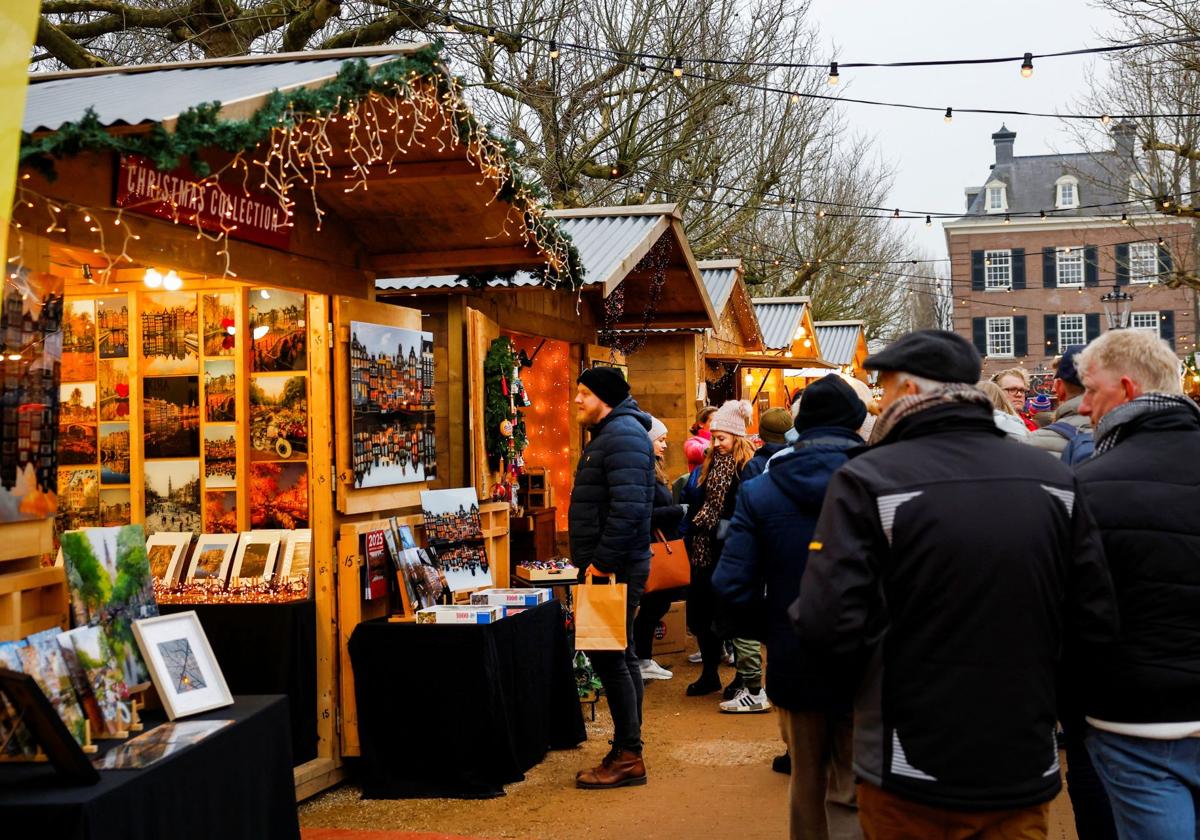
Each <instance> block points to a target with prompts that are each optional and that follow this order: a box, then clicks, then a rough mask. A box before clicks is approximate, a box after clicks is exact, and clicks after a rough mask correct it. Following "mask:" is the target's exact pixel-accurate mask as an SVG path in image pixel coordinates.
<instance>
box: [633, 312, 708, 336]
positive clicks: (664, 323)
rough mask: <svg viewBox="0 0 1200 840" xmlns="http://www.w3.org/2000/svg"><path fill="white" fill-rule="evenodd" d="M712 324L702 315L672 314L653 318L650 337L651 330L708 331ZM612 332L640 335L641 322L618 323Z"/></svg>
mask: <svg viewBox="0 0 1200 840" xmlns="http://www.w3.org/2000/svg"><path fill="white" fill-rule="evenodd" d="M711 327H712V324H710V323H709V322H708V318H706V317H705V316H704V315H703V314H701V313H697V314H695V315H690V314H688V313H682V312H672V313H671V314H670V315H667V316H664V317H660V318H654V319H652V320H651V322H650V330H651V335H653V330H689V329H690V330H703V329H709V328H711ZM612 328H613V329H614V330H632V331H633V332H638V333H640V332H641V331H642V321H641V320H640V319H637V318H634V319H633V320H629V321H618V322H617V323H615V324H613V326H612Z"/></svg>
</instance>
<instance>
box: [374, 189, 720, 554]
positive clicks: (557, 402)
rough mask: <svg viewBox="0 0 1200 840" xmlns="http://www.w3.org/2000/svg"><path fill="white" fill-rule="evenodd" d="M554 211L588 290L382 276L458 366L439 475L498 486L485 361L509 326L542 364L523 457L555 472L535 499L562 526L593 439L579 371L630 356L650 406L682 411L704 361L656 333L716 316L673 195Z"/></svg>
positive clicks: (444, 422) (536, 468) (388, 296)
mask: <svg viewBox="0 0 1200 840" xmlns="http://www.w3.org/2000/svg"><path fill="white" fill-rule="evenodd" d="M547 215H548V216H550V217H551V218H554V219H556V220H558V221H559V223H560V224H561V227H562V230H563V232H564V233H565V234H567V235H568V236H570V237H571V240H572V242H573V244H574V245H575V247H576V248H578V250H579V255H580V260H581V263H582V265H583V267H584V269H585V271H586V273H585V275H584V285H583V288H582V291H581V293H580V294H579V295H574V294H564V293H561V292H555V291H551V290H548V289H545V288H542V287H539V286H537V285H536V284H535V283H533V282H532V281H531V278H530V277H529V275H527V274H523V273H518V274H516V275H514V276H511V277H505V278H493V279H490V280H489V281H488V282H486V283H479V282H476V283H475V284H474V285H471V284H469V283H468V282H467V280H466V279H464V278H460V277H455V276H440V277H438V276H426V277H396V278H389V279H381V280H379V281H378V283H377V289H378V295H379V297H380V298H381V299H385V300H388V301H393V302H396V303H399V304H402V305H407V306H413V307H419V308H420V309H421V311H422V312H423V313H424V314H425V316H427V317H426V322H427V325H429V326H431V327H432V329H433V331H434V335H435V341H436V342H437V346H436V348H435V349H436V351H437V352H438V353H440V354H444V355H445V357H446V358H447V359H448V364H447V365H446V369H447V371H448V375H449V376H450V377H451V381H452V383H458V385H459V387H458V388H455V387H452V388H451V389H450V399H449V400H447V401H445V403H444V404H443V403H441V402H439V404H438V417H437V428H438V451H439V452H448V453H449V459H448V462H449V468H448V469H447V470H445V471H439V474H438V479H437V483H438V484H439V485H440V484H446V485H447V486H456V485H460V484H470V485H473V486H475V487H476V488H477V489H478V490H479V492H480V496H481V498H486V497H490V496H491V495H492V494H493V492H494V491H495V489H496V485H497V482H498V480H499V476H497V474H496V467H495V463H494V462H493V461H491V460H490V458H489V454H488V442H487V441H488V429H489V426H488V425H487V424H486V423H485V419H484V414H485V412H484V404H485V398H484V393H485V382H484V377H483V367H484V359H485V356H486V355H487V352H488V348H489V347H490V346H491V345H492V342H493V341H495V339H497V338H499V337H501V336H505V337H508V338H509V339H510V340H511V341H512V342H513V345H514V347H515V349H516V350H517V351H524V353H525V356H526V357H527V358H528V359H529V360H530V361H531V362H532V364H531V365H530V366H526V367H522V370H521V374H520V376H521V379H522V382H523V384H524V386H525V388H526V389H527V391H528V392H529V394H530V396H531V398H532V403H533V404H532V405H531V406H529V407H528V408H525V409H522V411H523V413H524V414H525V423H526V428H527V433H528V439H529V447H528V448H527V449H526V450H525V451H524V461H525V464H526V466H527V467H528V468H530V470H531V473H532V474H536V475H544V480H545V481H546V492H545V493H544V494H543V495H541V496H539V497H537V498H535V499H534V500H533V501H532V502H531V504H530V505H529V507H531V508H533V509H534V510H535V512H536V511H537V510H544V509H546V508H550V507H553V508H554V509H555V513H554V517H553V521H554V523H555V524H554V528H555V531H556V532H557V533H558V534H559V535H561V534H562V532H564V531H565V530H566V525H567V522H566V512H567V502H568V500H569V497H570V490H571V481H572V477H573V473H574V465H575V463H576V462H577V461H578V459H579V454H580V451H581V449H582V446H583V444H584V432H583V429H581V428H580V425H579V423H578V421H577V419H576V417H575V411H574V406H573V405H572V404H571V402H570V400H571V399H572V398H573V397H574V393H575V379H576V377H577V376H578V375H579V372H580V371H581V370H582V369H583V368H584V367H590V366H594V365H601V364H616V365H619V366H623V367H624V368H625V369H626V371H627V376H628V378H629V379H630V381H631V383H632V385H633V396H634V397H635V398H636V399H637V400H638V401H639V404H640V405H642V407H643V408H646V409H647V410H651V411H661V412H663V413H664V414H666V415H667V416H669V417H676V416H677V417H680V418H682V417H683V416H685V415H686V413H687V412H688V411H690V410H691V406H692V405H693V404H694V403H693V400H694V399H695V388H694V386H693V385H688V384H686V383H688V382H691V381H692V380H693V379H694V377H695V374H694V372H693V373H688V374H686V375H685V372H684V370H683V366H684V365H686V364H691V365H692V369H693V371H694V368H695V365H696V361H695V359H694V358H691V357H688V356H687V354H680V355H679V356H678V357H673V358H674V359H675V361H671V362H667V361H666V360H664V359H663V358H662V357H661V356H660V355H659V353H658V345H657V344H656V343H655V341H656V339H657V336H658V333H657V331H658V330H695V331H703V330H705V329H711V328H712V327H713V326H714V324H715V323H716V317H715V315H714V311H713V306H712V303H711V301H710V299H709V295H708V293H707V291H706V289H705V286H704V284H703V282H702V281H701V278H700V273H699V269H698V268H697V265H696V262H695V259H694V258H693V256H692V253H691V248H690V246H689V245H688V242H687V238H686V236H685V235H684V232H683V226H682V222H681V219H680V215H679V211H678V209H677V208H676V207H675V206H674V205H646V206H624V207H612V208H584V209H577V210H554V211H550V212H549V213H548V214H547ZM690 335H691V333H689V336H690ZM689 359H690V361H689ZM675 362H678V363H679V364H678V365H676V364H675ZM650 367H655V368H657V370H658V375H657V376H654V375H649V374H646V375H643V374H642V372H643V371H646V370H648V369H649V368H650ZM463 386H465V387H463ZM460 389H461V390H460ZM456 392H458V393H460V394H461V395H462V396H461V397H460V398H459V399H455V393H456ZM676 422H678V421H676ZM543 470H544V471H545V472H544V473H542V472H541V471H543ZM522 500H524V497H523V499H522ZM518 527H521V525H520V524H519V520H515V521H514V529H515V528H518Z"/></svg>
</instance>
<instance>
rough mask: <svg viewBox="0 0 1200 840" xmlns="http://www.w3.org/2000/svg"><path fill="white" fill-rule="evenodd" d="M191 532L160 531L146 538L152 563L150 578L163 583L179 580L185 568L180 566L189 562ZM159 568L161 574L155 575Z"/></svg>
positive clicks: (147, 553)
mask: <svg viewBox="0 0 1200 840" xmlns="http://www.w3.org/2000/svg"><path fill="white" fill-rule="evenodd" d="M194 536H195V535H194V534H193V533H192V532H191V531H159V532H158V533H157V534H151V535H150V536H148V537H146V558H147V560H148V561H149V563H150V576H151V577H153V578H156V579H157V580H160V581H162V582H163V583H174V582H175V581H176V580H178V578H179V575H180V572H182V571H183V567H182V566H181V565H180V561H181V560H182V561H183V562H184V563H186V562H187V560H188V549H189V548H191V547H192V538H193V537H194ZM156 567H158V568H159V570H160V574H155V568H156Z"/></svg>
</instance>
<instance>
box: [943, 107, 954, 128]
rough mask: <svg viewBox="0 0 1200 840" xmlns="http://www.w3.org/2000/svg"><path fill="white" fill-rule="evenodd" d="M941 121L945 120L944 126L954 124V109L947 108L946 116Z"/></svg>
mask: <svg viewBox="0 0 1200 840" xmlns="http://www.w3.org/2000/svg"><path fill="white" fill-rule="evenodd" d="M942 119H943V120H945V122H946V125H950V123H952V122H954V109H953V108H947V109H946V116H944V117H942Z"/></svg>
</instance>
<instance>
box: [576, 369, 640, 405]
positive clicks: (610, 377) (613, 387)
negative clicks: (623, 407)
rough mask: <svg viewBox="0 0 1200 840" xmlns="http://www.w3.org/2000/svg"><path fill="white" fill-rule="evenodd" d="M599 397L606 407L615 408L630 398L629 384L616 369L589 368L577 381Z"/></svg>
mask: <svg viewBox="0 0 1200 840" xmlns="http://www.w3.org/2000/svg"><path fill="white" fill-rule="evenodd" d="M575 381H576V382H577V383H579V384H580V385H583V386H584V387H586V388H587V389H588V390H589V391H591V392H592V393H593V394H595V395H596V396H597V397H599V398H600V399H601V400H602V401H603V402H604V404H605V405H607V406H609V407H615V406H618V405H620V404H621V402H622V401H623V400H624V399H625V398H626V397H628V396H629V383H628V382H626V381H625V377H624V376H622V375H621V371H619V370H617V369H616V368H614V367H594V368H588V369H587V370H585V371H584V372H583V373H581V374H579V378H578V379H576V380H575Z"/></svg>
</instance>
